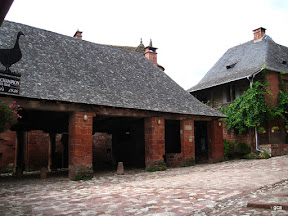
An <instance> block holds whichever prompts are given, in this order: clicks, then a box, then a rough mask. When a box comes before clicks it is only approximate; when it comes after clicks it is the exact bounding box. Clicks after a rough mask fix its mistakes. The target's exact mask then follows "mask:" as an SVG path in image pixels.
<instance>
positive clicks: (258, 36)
mask: <svg viewBox="0 0 288 216" xmlns="http://www.w3.org/2000/svg"><path fill="white" fill-rule="evenodd" d="M265 30H266V29H265V28H262V27H260V28H258V29H255V30H253V33H254V41H257V40H260V39H261V38H262V37H263V36H264V35H265Z"/></svg>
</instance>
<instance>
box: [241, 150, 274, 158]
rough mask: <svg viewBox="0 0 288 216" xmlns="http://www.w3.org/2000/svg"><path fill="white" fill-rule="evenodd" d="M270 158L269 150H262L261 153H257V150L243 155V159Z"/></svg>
mask: <svg viewBox="0 0 288 216" xmlns="http://www.w3.org/2000/svg"><path fill="white" fill-rule="evenodd" d="M268 158H270V154H269V152H267V151H264V152H260V153H258V154H257V153H255V152H250V153H249V154H245V155H244V156H243V159H268Z"/></svg>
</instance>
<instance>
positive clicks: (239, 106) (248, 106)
mask: <svg viewBox="0 0 288 216" xmlns="http://www.w3.org/2000/svg"><path fill="white" fill-rule="evenodd" d="M264 89H265V90H266V91H263V90H264ZM265 92H269V91H268V90H267V89H266V84H262V83H261V82H260V81H257V82H254V83H253V86H252V88H249V89H248V90H247V91H245V92H244V93H243V95H241V96H240V97H239V98H238V99H236V100H234V101H233V102H232V103H231V104H230V105H229V106H228V107H227V106H226V107H222V108H221V109H220V111H221V112H222V113H223V114H225V115H227V116H228V118H225V119H223V122H224V125H225V127H226V129H227V130H228V131H231V130H234V131H235V132H236V133H237V134H238V135H242V134H245V133H247V132H248V131H249V129H250V128H254V127H258V126H260V125H261V123H263V122H264V121H265V120H267V119H271V118H272V111H271V109H270V108H269V107H268V106H267V104H266V101H265Z"/></svg>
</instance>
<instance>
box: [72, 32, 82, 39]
mask: <svg viewBox="0 0 288 216" xmlns="http://www.w3.org/2000/svg"><path fill="white" fill-rule="evenodd" d="M73 37H74V38H77V39H80V40H82V32H81V31H79V30H77V31H76V32H75V34H74V36H73Z"/></svg>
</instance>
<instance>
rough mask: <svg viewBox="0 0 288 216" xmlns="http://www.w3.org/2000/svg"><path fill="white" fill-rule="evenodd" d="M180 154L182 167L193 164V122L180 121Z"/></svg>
mask: <svg viewBox="0 0 288 216" xmlns="http://www.w3.org/2000/svg"><path fill="white" fill-rule="evenodd" d="M180 139H181V152H182V154H183V160H182V165H192V164H194V163H195V137H194V121H193V120H182V121H180Z"/></svg>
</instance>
